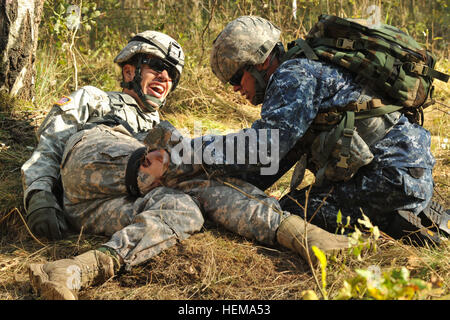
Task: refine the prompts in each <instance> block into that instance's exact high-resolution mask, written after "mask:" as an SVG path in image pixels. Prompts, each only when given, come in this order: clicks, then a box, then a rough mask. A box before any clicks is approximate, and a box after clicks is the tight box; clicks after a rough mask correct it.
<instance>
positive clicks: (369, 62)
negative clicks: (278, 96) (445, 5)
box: [284, 14, 449, 124]
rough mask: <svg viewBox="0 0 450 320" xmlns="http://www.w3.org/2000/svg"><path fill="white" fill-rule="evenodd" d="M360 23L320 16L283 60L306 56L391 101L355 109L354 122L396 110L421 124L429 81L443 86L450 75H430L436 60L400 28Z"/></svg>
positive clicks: (428, 91)
mask: <svg viewBox="0 0 450 320" xmlns="http://www.w3.org/2000/svg"><path fill="white" fill-rule="evenodd" d="M364 23H365V20H357V19H344V18H339V17H336V16H331V15H325V14H323V15H321V16H319V21H318V22H317V23H316V24H315V25H314V26H313V28H312V29H311V30H310V32H309V33H308V34H307V36H306V38H305V40H303V39H298V40H296V41H293V42H292V43H290V44H289V45H288V49H289V50H288V52H287V53H286V56H285V57H284V59H291V58H294V57H298V56H300V55H305V56H306V57H307V58H309V59H313V60H317V59H319V58H320V59H323V60H325V61H329V62H332V63H334V64H337V65H340V66H342V67H344V68H346V69H348V70H350V71H352V72H354V73H356V74H357V76H358V77H359V79H361V80H362V79H364V80H366V82H367V83H368V84H369V85H370V86H371V87H372V88H373V89H374V90H375V91H377V92H379V93H380V94H381V95H382V96H383V95H384V96H385V97H387V98H390V100H391V101H392V104H391V105H387V106H386V105H383V104H381V103H378V102H375V103H374V102H373V101H372V102H371V103H368V104H366V105H361V106H356V107H355V108H354V109H355V110H352V111H355V112H358V113H359V117H369V116H377V115H381V114H385V113H389V112H393V111H396V110H401V111H402V112H404V113H405V114H406V115H407V116H409V118H410V119H412V120H413V121H414V122H416V123H419V122H420V121H419V120H421V124H423V108H424V107H426V106H428V105H429V104H431V103H428V104H425V103H426V102H427V99H428V98H430V99H431V97H432V93H433V89H434V87H433V86H432V82H433V80H434V79H438V80H441V81H444V82H447V81H448V79H449V76H448V75H446V74H443V73H441V72H439V71H437V70H435V69H434V66H435V64H436V58H435V56H434V55H433V54H432V53H431V52H429V51H428V50H426V49H423V48H422V47H421V46H420V45H419V44H418V43H417V42H416V41H415V40H414V39H413V38H412V37H411V36H409V35H407V34H406V33H404V32H403V31H401V30H400V29H398V28H396V27H393V26H390V25H386V24H378V25H374V26H371V27H368V26H365V25H363V24H364ZM357 79H358V78H357ZM420 118H421V119H420Z"/></svg>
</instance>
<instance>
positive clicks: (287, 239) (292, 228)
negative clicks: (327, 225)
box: [277, 215, 350, 265]
mask: <svg viewBox="0 0 450 320" xmlns="http://www.w3.org/2000/svg"><path fill="white" fill-rule="evenodd" d="M277 241H278V243H279V244H281V245H282V246H284V247H286V248H288V249H291V250H293V251H295V252H297V253H299V254H300V255H301V256H302V257H303V258H304V259H305V260H306V261H308V253H309V257H310V259H311V262H312V263H313V264H314V265H316V264H317V263H318V260H317V257H316V256H315V254H314V252H313V251H312V246H316V247H317V248H319V249H320V250H322V251H324V252H325V253H331V252H337V251H339V250H341V249H346V248H349V247H350V241H349V240H348V238H347V237H346V236H343V235H336V234H332V233H329V232H327V231H325V230H323V229H321V228H319V227H317V226H315V225H313V224H310V223H305V220H303V219H302V218H300V217H299V216H296V215H291V216H289V217H287V218H286V219H285V220H283V221H282V222H281V224H280V226H279V227H278V230H277ZM306 248H308V251H307V250H306Z"/></svg>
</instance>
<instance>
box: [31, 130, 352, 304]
mask: <svg viewBox="0 0 450 320" xmlns="http://www.w3.org/2000/svg"><path fill="white" fill-rule="evenodd" d="M163 126H164V128H165V129H167V130H166V131H165V132H169V131H170V133H172V132H173V131H174V130H175V129H174V128H173V127H172V126H171V125H170V124H169V123H167V122H164V123H163ZM159 128H161V127H159ZM160 132H161V131H160V130H159V131H158V130H151V131H150V132H149V134H148V136H147V139H145V143H146V144H147V146H146V147H145V146H144V144H143V143H142V142H140V141H138V140H136V139H135V138H134V137H133V136H132V135H131V134H130V133H129V132H128V131H127V130H126V129H125V128H124V127H123V126H121V125H119V126H116V127H108V126H104V125H98V126H96V127H93V128H91V129H87V130H83V131H80V132H78V133H76V134H74V135H73V136H72V137H71V138H70V139H69V140H68V142H67V146H66V149H65V151H64V153H63V156H62V162H61V177H62V184H63V189H64V209H65V212H66V216H67V219H68V220H69V222H70V223H71V225H72V226H74V227H75V228H76V229H77V230H78V231H80V230H81V229H82V228H83V230H84V232H86V233H89V234H98V235H107V236H111V238H110V240H109V241H108V242H107V243H105V244H104V245H103V246H102V247H101V248H98V249H97V250H90V251H88V252H86V253H84V254H82V255H80V256H78V257H75V258H73V259H63V260H57V261H54V262H49V263H47V264H32V265H31V266H30V267H29V273H30V280H31V282H32V285H33V288H34V289H35V290H36V291H37V292H39V293H40V294H41V295H42V296H43V297H45V298H48V299H55V298H58V299H75V298H76V297H77V293H78V290H80V289H82V288H86V287H88V286H90V285H91V284H93V283H94V282H96V283H101V282H102V281H105V280H107V279H108V278H110V277H111V276H113V275H114V274H116V273H117V272H118V270H119V269H120V268H121V267H122V266H125V268H127V269H129V268H130V267H132V266H134V265H137V264H139V263H142V262H145V261H147V260H148V259H150V258H151V257H153V256H155V255H157V254H158V253H159V252H161V251H162V250H164V249H166V248H168V247H170V246H173V245H174V244H175V243H176V242H177V241H180V240H183V239H186V238H188V237H189V236H190V235H191V234H192V233H194V232H197V231H199V230H200V229H201V227H202V225H203V221H204V220H203V219H204V218H203V214H204V215H205V216H206V217H207V218H209V219H211V220H212V221H215V222H216V223H219V224H221V225H222V226H224V227H225V228H227V229H228V230H230V231H233V232H235V233H237V234H240V235H242V236H244V237H247V238H249V239H254V240H257V241H259V242H261V243H263V244H267V245H274V244H275V243H276V242H277V240H279V238H278V239H277V231H278V229H279V228H280V226H281V223H282V221H283V220H285V219H286V218H287V217H288V216H289V215H290V214H289V213H288V212H283V211H282V210H281V208H280V206H279V203H278V202H277V201H276V200H275V199H274V198H271V197H268V196H267V195H266V194H265V193H264V192H263V191H261V190H259V189H258V188H256V187H254V186H253V185H251V184H249V183H247V182H244V181H241V180H238V179H233V178H213V179H208V177H207V176H205V175H204V173H203V170H202V169H201V166H200V165H194V166H190V165H186V166H185V168H186V169H185V171H184V172H183V171H181V170H180V168H179V167H178V170H177V173H176V175H175V176H174V175H172V176H166V178H165V179H162V175H163V173H164V172H165V170H166V169H167V168H168V167H169V154H168V153H167V151H168V152H171V144H172V145H173V143H174V141H170V143H171V144H170V143H168V141H167V139H166V138H167V137H168V135H164V134H159V133H160ZM166 150H167V151H166ZM170 165H172V166H173V164H170ZM202 213H203V214H202ZM309 232H310V233H311V234H321V235H322V237H323V238H329V239H332V240H333V248H334V249H341V248H347V247H348V243H347V238H346V237H343V236H338V235H329V234H328V233H327V232H325V231H323V230H320V229H319V228H314V227H309ZM280 243H281V244H282V245H285V246H287V247H288V248H291V249H294V250H296V251H300V252H301V253H302V254H303V256H304V257H308V251H307V250H305V248H304V247H298V248H295V247H291V246H290V244H287V245H286V243H285V242H283V241H281V242H280ZM312 245H317V246H319V247H320V245H321V244H320V243H314V242H311V243H309V248H308V250H309V251H310V250H311V246H312ZM311 258H312V260H313V261H314V262H316V261H315V260H314V256H311ZM68 270H69V272H68ZM73 270H75V271H76V272H75V273H74V272H72V271H73ZM105 270H107V271H105Z"/></svg>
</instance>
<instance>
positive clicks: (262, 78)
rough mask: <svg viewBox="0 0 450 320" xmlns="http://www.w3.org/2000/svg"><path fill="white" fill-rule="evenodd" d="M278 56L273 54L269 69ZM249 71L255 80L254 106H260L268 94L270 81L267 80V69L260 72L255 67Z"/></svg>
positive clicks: (251, 67) (248, 69)
mask: <svg viewBox="0 0 450 320" xmlns="http://www.w3.org/2000/svg"><path fill="white" fill-rule="evenodd" d="M275 57H276V55H275V54H273V53H272V56H271V57H270V61H269V67H270V66H271V65H272V62H273V60H274V59H275ZM247 71H248V72H250V74H251V75H252V76H253V78H255V80H256V81H255V95H254V97H253V99H252V101H251V103H252V104H253V105H255V106H256V105H258V104H260V103H263V101H264V96H265V94H266V89H267V84H268V80H266V77H267V69H265V70H261V71H260V70H258V69H256V67H255V66H250V67H248V68H247Z"/></svg>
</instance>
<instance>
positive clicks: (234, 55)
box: [166, 16, 449, 242]
mask: <svg viewBox="0 0 450 320" xmlns="http://www.w3.org/2000/svg"><path fill="white" fill-rule="evenodd" d="M279 41H280V30H279V28H277V27H276V26H274V25H273V24H272V23H270V22H269V21H267V20H265V19H263V18H260V17H255V16H243V17H239V18H238V19H236V20H234V21H232V22H230V23H229V24H228V25H227V26H226V27H225V28H224V30H223V31H222V32H221V33H220V34H219V35H218V37H217V38H216V39H215V41H214V44H213V47H212V51H211V61H210V62H211V68H212V71H213V73H214V74H215V75H216V76H217V77H218V78H219V79H220V80H221V82H223V83H224V84H226V83H230V84H231V85H232V86H233V89H234V90H235V91H239V92H240V93H241V94H242V95H243V96H245V97H246V98H247V99H248V100H249V101H250V102H251V103H252V104H254V105H258V104H260V103H262V107H261V118H260V119H258V120H256V121H255V122H254V123H253V124H252V126H251V128H249V129H244V130H243V132H244V133H245V132H246V131H250V130H259V129H273V132H275V131H276V132H278V135H273V137H279V139H277V140H275V139H272V140H271V138H269V139H267V141H268V142H267V144H263V145H265V146H268V148H269V149H271V150H272V148H270V144H278V147H279V148H278V150H279V157H278V159H280V161H279V164H278V166H279V168H280V170H279V171H278V173H277V174H275V175H261V173H260V172H261V171H260V169H261V167H263V166H264V164H263V163H262V162H261V161H259V162H258V163H256V164H253V163H251V161H250V159H252V158H253V159H254V158H255V157H256V156H255V153H258V152H259V151H260V150H258V148H255V147H253V148H250V147H249V146H246V150H231V151H232V152H235V153H236V152H237V151H239V152H240V153H241V154H242V153H244V154H245V158H246V159H245V160H246V162H245V164H230V163H227V151H229V150H228V149H227V148H226V146H225V145H224V146H223V148H220V149H219V148H217V149H218V150H222V151H221V152H215V153H213V160H212V161H210V163H203V167H204V168H205V170H207V171H208V172H209V174H213V173H220V174H221V175H234V176H237V177H240V178H242V179H244V180H246V181H249V182H251V183H253V184H254V185H256V186H257V187H259V188H261V189H262V190H264V189H266V188H267V187H268V186H270V185H271V184H272V183H273V182H274V181H276V180H277V179H278V178H279V177H281V175H282V174H284V173H285V172H286V171H287V170H288V169H289V168H291V167H292V166H293V165H294V164H295V162H297V161H298V160H299V162H298V166H297V168H296V169H295V171H294V175H293V176H294V180H297V181H293V182H292V183H291V186H292V191H291V192H290V193H289V194H288V195H287V196H285V197H283V198H282V199H281V201H280V204H281V206H282V208H283V209H284V210H286V211H289V212H292V213H297V214H299V215H300V216H303V215H304V211H305V210H306V211H307V212H306V215H307V216H308V218H312V219H313V220H312V221H313V223H315V224H316V225H318V226H320V227H322V228H324V229H326V230H328V231H330V232H335V230H336V227H337V214H338V212H339V211H341V213H342V215H343V221H346V218H348V219H350V222H351V224H353V225H354V224H355V223H357V219H358V218H361V212H364V214H365V215H367V216H369V218H370V219H371V220H372V221H373V222H374V223H375V224H376V225H378V226H379V227H380V228H381V229H382V230H383V231H385V232H387V233H388V234H390V235H392V236H394V237H396V238H398V237H402V236H404V235H406V234H409V233H410V232H411V231H417V230H419V231H420V232H414V235H417V236H418V237H419V239H418V240H420V241H422V240H424V239H431V240H433V241H435V242H439V239H440V238H439V235H438V234H437V233H436V232H433V231H430V230H425V227H428V226H431V225H432V224H433V223H434V225H437V226H439V227H440V229H441V231H444V232H447V233H448V232H449V215H448V213H445V212H444V210H443V209H442V207H441V206H439V205H438V204H437V203H435V202H432V201H431V197H432V194H433V185H434V182H433V177H432V169H433V166H434V164H435V159H434V157H433V155H432V154H431V151H430V143H431V138H430V133H429V132H428V131H427V130H425V129H424V128H423V127H421V126H419V125H417V124H413V123H411V122H409V120H408V119H407V118H406V117H405V116H404V115H403V114H401V113H400V112H393V113H389V114H385V115H383V116H379V117H373V118H369V119H365V120H356V121H355V128H356V130H354V131H352V132H351V134H350V137H351V140H350V142H351V143H350V144H349V146H348V148H349V150H348V151H349V155H348V158H347V159H346V160H347V162H346V164H347V168H346V169H343V167H342V166H339V165H338V164H339V155H340V154H341V153H340V149H341V148H343V141H342V140H343V138H342V137H341V138H340V139H339V140H338V141H337V143H336V144H335V145H333V147H332V149H331V150H328V151H329V152H328V154H329V156H328V155H327V156H324V154H326V153H325V152H324V150H323V149H324V146H327V142H328V141H329V140H331V139H332V138H333V133H332V131H331V132H327V131H325V132H324V131H318V132H317V131H315V130H314V128H313V124H320V123H321V122H320V121H321V115H323V114H325V112H327V111H329V110H331V109H333V108H338V107H343V106H347V105H350V104H352V103H364V102H368V101H369V102H370V101H375V99H380V100H382V101H384V99H385V98H384V97H382V96H380V95H378V94H376V93H374V92H372V90H371V89H370V87H368V86H367V85H366V86H365V85H363V84H361V83H358V81H356V79H355V77H354V75H353V74H351V73H350V72H348V71H346V70H344V69H343V68H341V67H339V66H336V65H332V64H331V63H327V62H324V61H313V60H309V59H307V58H295V59H289V60H286V61H283V60H284V59H283V56H284V54H285V51H284V48H283V45H282V44H281V42H279ZM322 120H323V119H322ZM277 130H278V131H277ZM226 137H227V136H225V137H224V136H220V135H216V136H208V137H199V138H196V139H193V141H192V146H193V154H196V153H197V159H199V158H200V157H199V155H198V153H204V152H205V150H206V148H209V147H211V146H212V145H214V144H215V143H219V144H221V143H222V142H223V141H226V140H227V139H226ZM258 139H259V140H260V139H261V137H260V136H258ZM196 140H200V141H196ZM199 145H200V146H202V148H196V147H194V146H199ZM257 145H258V146H260V144H257ZM192 161H193V160H192ZM274 161H276V159H275V160H274ZM305 168H308V169H309V170H311V171H312V172H313V173H314V174H315V175H316V182H315V184H314V185H313V186H312V189H311V192H310V193H309V194H308V197H306V189H303V190H296V189H295V187H296V186H298V184H299V181H301V179H302V177H303V172H304V170H305ZM166 174H170V170H169V171H168V172H167V173H166ZM306 199H308V203H307V205H306V204H305V202H306ZM302 206H303V207H302ZM306 207H307V209H304V208H306ZM288 220H289V219H286V221H288ZM286 225H288V223H287V222H286ZM437 230H439V228H437ZM434 231H436V229H434Z"/></svg>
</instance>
